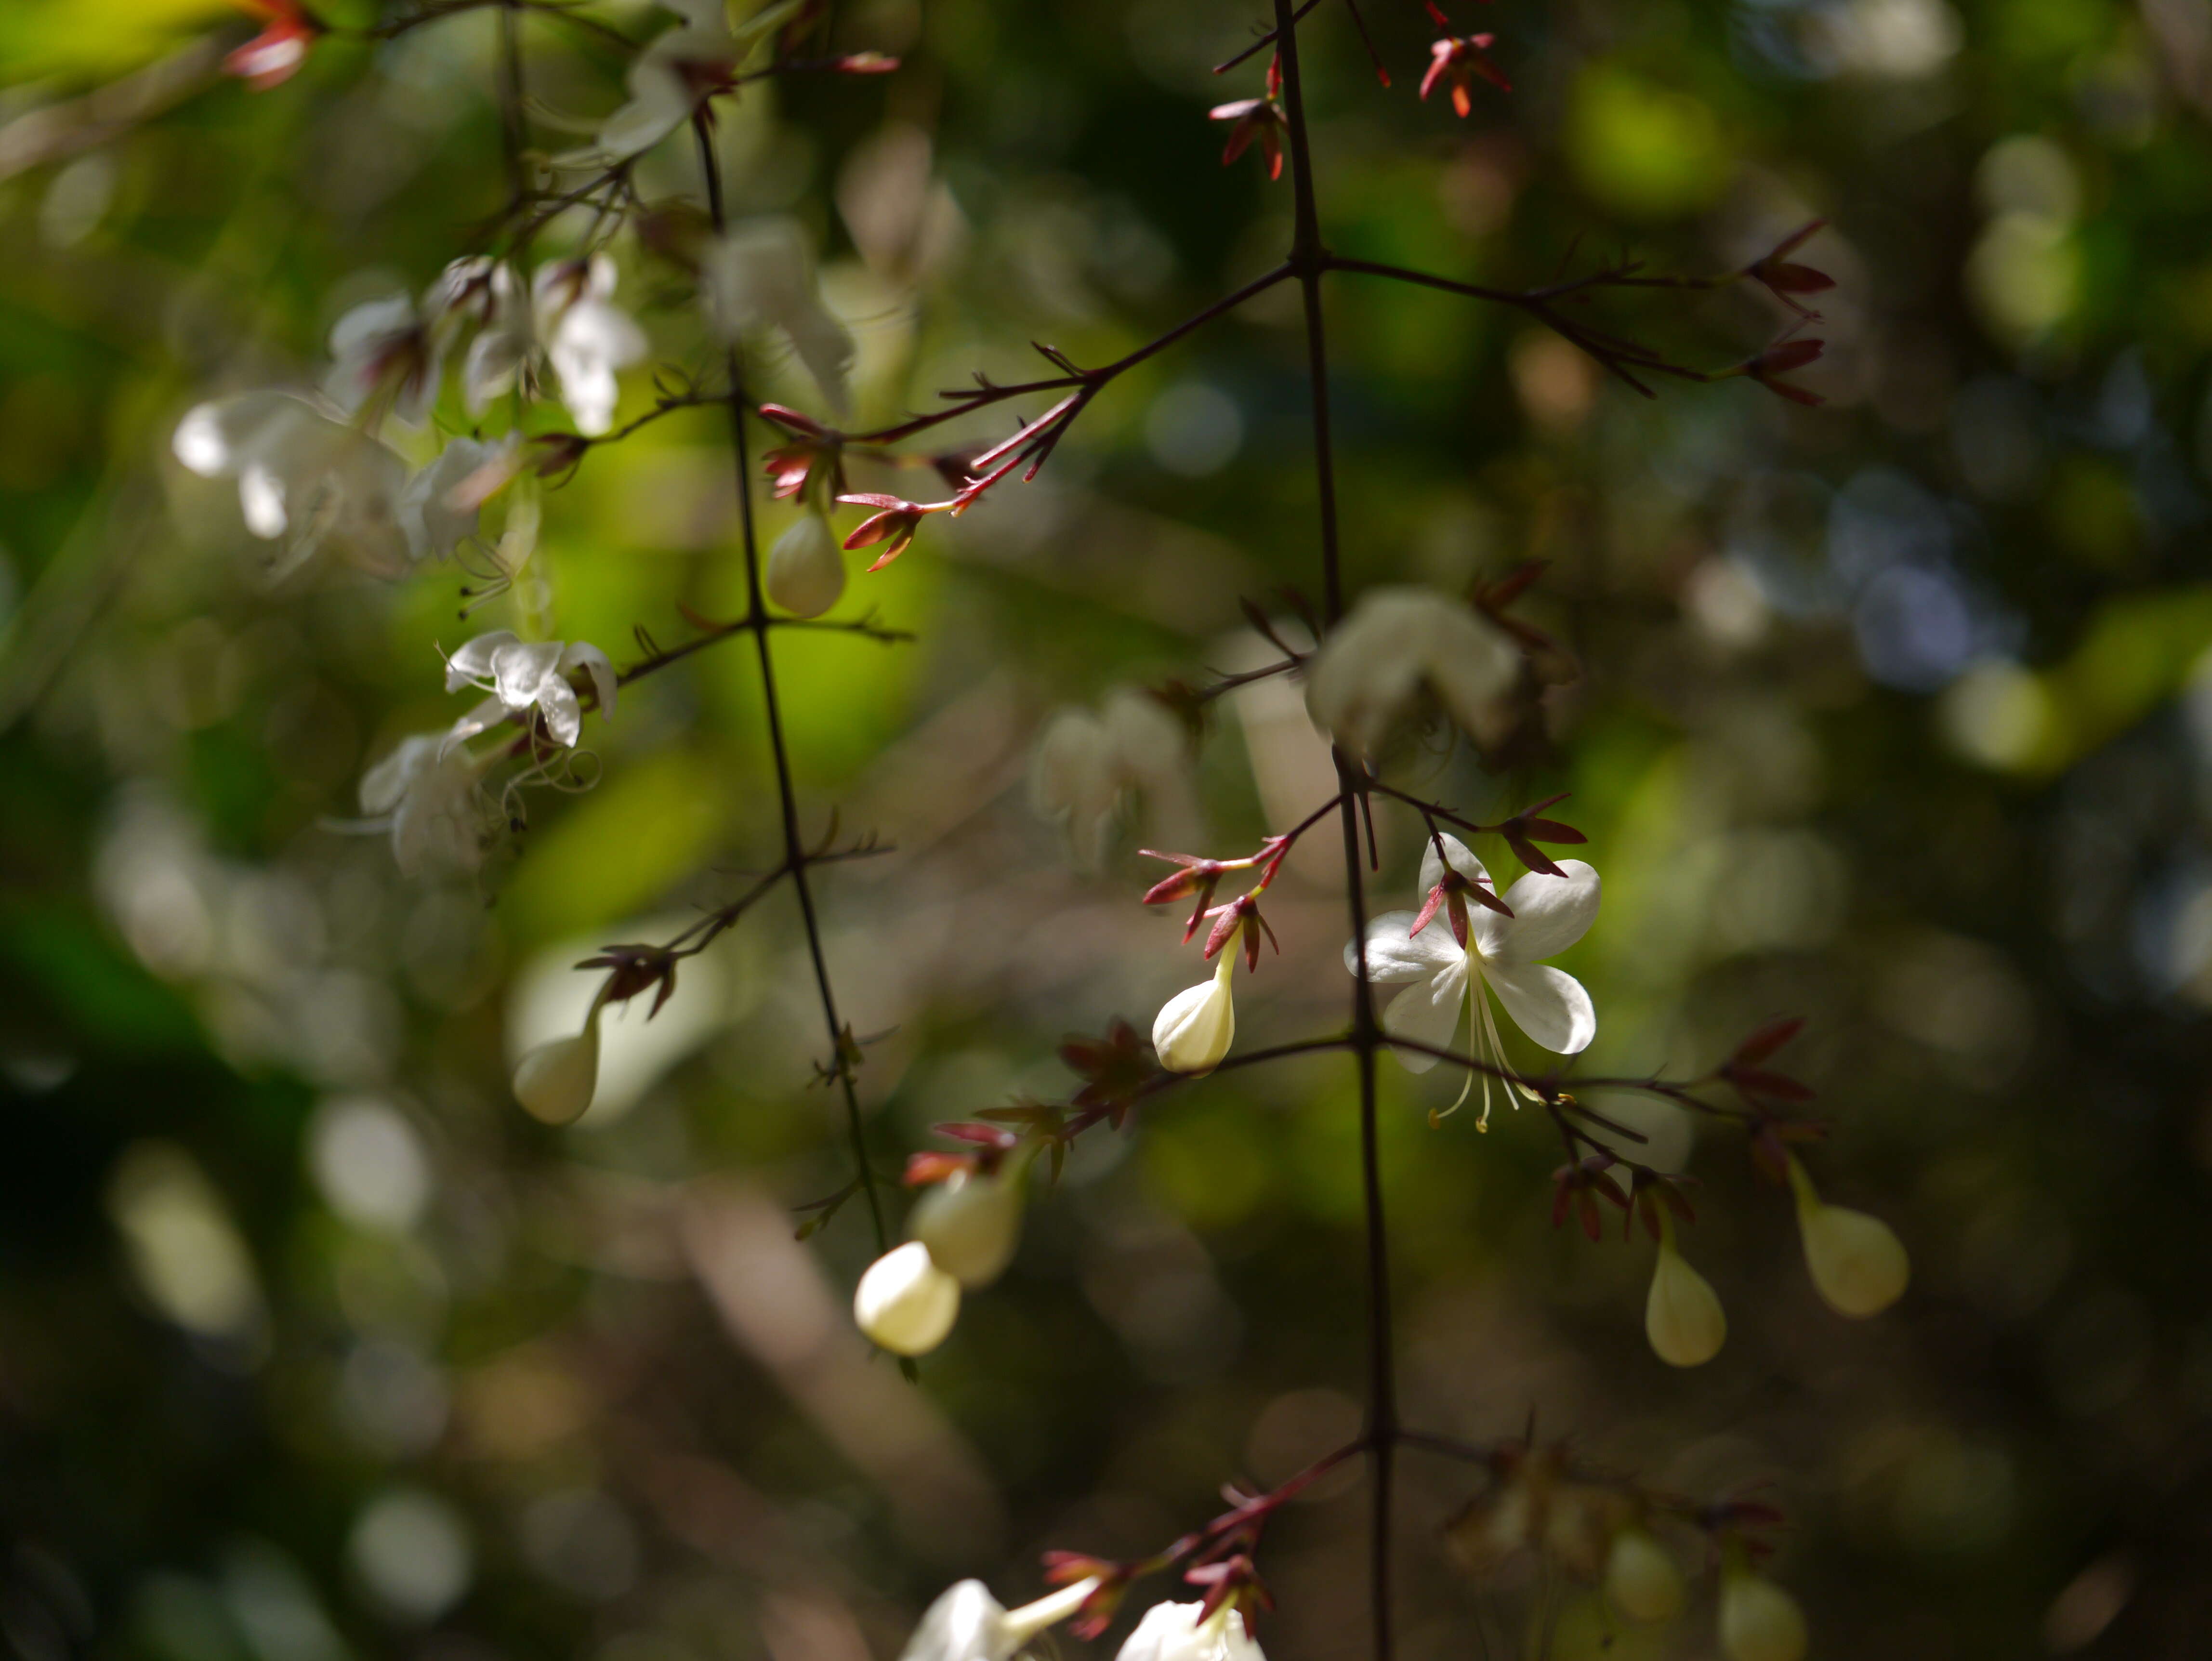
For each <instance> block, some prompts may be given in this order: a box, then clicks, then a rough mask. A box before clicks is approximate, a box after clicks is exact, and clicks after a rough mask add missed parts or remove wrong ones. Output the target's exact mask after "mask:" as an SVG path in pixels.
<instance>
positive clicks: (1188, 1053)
mask: <svg viewBox="0 0 2212 1661" xmlns="http://www.w3.org/2000/svg"><path fill="white" fill-rule="evenodd" d="M1236 967H1237V953H1235V952H1223V953H1222V954H1221V966H1220V967H1219V968H1218V969H1217V970H1214V973H1213V978H1212V980H1210V981H1201V982H1200V983H1199V984H1198V985H1196V986H1193V987H1188V988H1186V989H1184V990H1182V991H1181V992H1178V993H1176V995H1175V996H1173V997H1172V998H1170V999H1169V1000H1168V1001H1166V1002H1165V1003H1164V1004H1162V1005H1161V1006H1160V1013H1158V1015H1157V1016H1156V1017H1154V1018H1153V1020H1152V1048H1153V1049H1154V1050H1158V1052H1159V1056H1160V1065H1161V1066H1162V1067H1164V1068H1167V1070H1168V1071H1169V1072H1170V1073H1187V1074H1193V1075H1195V1074H1200V1073H1211V1072H1212V1071H1213V1069H1214V1068H1217V1067H1218V1066H1220V1065H1221V1058H1222V1057H1223V1056H1226V1055H1227V1054H1228V1053H1229V1046H1230V1044H1231V1043H1233V1042H1234V1041H1235V1040H1236V1037H1237V1006H1236V1004H1235V1002H1234V1001H1232V1000H1231V996H1230V993H1229V976H1230V972H1231V970H1234V969H1235V968H1236Z"/></svg>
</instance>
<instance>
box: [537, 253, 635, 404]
mask: <svg viewBox="0 0 2212 1661" xmlns="http://www.w3.org/2000/svg"><path fill="white" fill-rule="evenodd" d="M614 291H615V266H614V261H612V260H611V259H608V258H607V257H606V256H605V254H593V255H592V257H591V258H590V259H562V260H556V261H554V262H553V263H551V264H550V265H540V266H539V267H538V273H537V276H536V277H534V278H533V279H532V296H533V300H534V303H535V307H536V311H537V328H538V336H539V338H542V339H543V340H544V342H545V356H546V358H547V360H548V361H549V362H550V363H551V364H552V366H553V373H554V374H556V375H558V376H559V377H560V378H561V401H562V403H563V404H565V405H568V413H569V414H570V415H571V416H573V417H575V422H576V430H577V431H578V432H580V433H581V434H582V435H584V436H585V437H586V438H597V437H598V436H599V435H600V434H602V433H604V432H605V431H606V430H607V429H608V428H609V427H611V426H612V425H613V424H614V415H615V400H616V399H617V397H619V396H620V388H619V387H618V386H617V384H616V380H615V371H616V370H617V369H623V368H629V365H631V364H633V363H635V362H637V361H638V360H639V359H640V358H641V357H643V356H645V352H646V344H647V342H646V338H645V331H644V330H642V329H641V328H639V327H638V326H637V322H636V319H634V318H632V317H631V316H630V314H629V313H628V312H626V311H624V310H623V309H622V307H619V306H617V305H614V304H612V303H611V301H610V300H609V298H608V296H609V295H612V294H613V293H614Z"/></svg>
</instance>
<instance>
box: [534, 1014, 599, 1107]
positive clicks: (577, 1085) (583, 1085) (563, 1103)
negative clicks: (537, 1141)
mask: <svg viewBox="0 0 2212 1661" xmlns="http://www.w3.org/2000/svg"><path fill="white" fill-rule="evenodd" d="M598 1088H599V1009H598V1007H596V1006H594V1007H593V1008H592V1013H591V1015H590V1017H589V1018H588V1019H586V1021H585V1022H584V1030H583V1031H581V1032H579V1033H577V1034H576V1035H575V1036H574V1037H571V1038H556V1039H554V1040H553V1041H552V1042H551V1043H541V1044H539V1045H538V1047H537V1048H536V1049H535V1050H532V1051H530V1053H529V1054H527V1055H526V1056H524V1057H523V1058H522V1059H521V1060H520V1062H516V1063H515V1066H514V1099H515V1100H516V1101H518V1102H520V1103H521V1104H522V1105H523V1109H524V1110H525V1111H526V1112H527V1113H528V1114H529V1115H530V1116H531V1117H532V1118H533V1119H543V1120H544V1122H545V1123H547V1124H574V1123H575V1122H576V1121H577V1120H579V1119H580V1118H582V1117H583V1116H584V1112H585V1110H586V1109H587V1108H589V1107H590V1106H591V1104H592V1092H594V1091H596V1090H597V1089H598Z"/></svg>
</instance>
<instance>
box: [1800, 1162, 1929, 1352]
mask: <svg viewBox="0 0 2212 1661" xmlns="http://www.w3.org/2000/svg"><path fill="white" fill-rule="evenodd" d="M1790 1188H1791V1189H1793V1190H1794V1191H1795V1192H1796V1196H1797V1229H1798V1232H1799V1233H1800V1234H1802V1236H1803V1237H1804V1241H1805V1266H1806V1268H1808V1269H1810V1270H1812V1272H1813V1285H1814V1288H1815V1289H1816V1290H1817V1291H1818V1292H1819V1293H1820V1296H1821V1298H1822V1299H1824V1300H1825V1301H1826V1304H1827V1305H1828V1307H1829V1308H1830V1309H1832V1310H1834V1311H1836V1313H1837V1314H1838V1315H1848V1316H1850V1317H1853V1318H1854V1319H1864V1318H1865V1317H1867V1316H1869V1315H1879V1314H1881V1311H1884V1310H1885V1309H1887V1308H1888V1307H1889V1306H1890V1305H1892V1304H1893V1303H1895V1302H1896V1301H1897V1300H1898V1299H1899V1297H1900V1296H1901V1295H1902V1294H1903V1293H1904V1291H1905V1283H1906V1282H1907V1281H1910V1280H1911V1278H1912V1262H1911V1258H1909V1257H1907V1256H1905V1244H1904V1242H1902V1241H1901V1240H1899V1238H1897V1235H1896V1233H1895V1232H1893V1230H1892V1229H1891V1228H1890V1226H1889V1225H1888V1224H1887V1223H1885V1222H1884V1221H1882V1220H1881V1218H1879V1217H1873V1216H1869V1215H1868V1214H1866V1213H1865V1212H1863V1211H1853V1210H1851V1209H1850V1208H1847V1207H1844V1206H1838V1205H1830V1204H1828V1203H1827V1202H1826V1201H1825V1200H1823V1199H1821V1197H1820V1195H1819V1194H1817V1193H1816V1192H1814V1188H1813V1179H1812V1177H1809V1176H1808V1175H1807V1174H1806V1171H1805V1167H1804V1165H1803V1164H1802V1162H1801V1161H1799V1160H1798V1159H1796V1158H1794V1157H1793V1158H1792V1159H1790Z"/></svg>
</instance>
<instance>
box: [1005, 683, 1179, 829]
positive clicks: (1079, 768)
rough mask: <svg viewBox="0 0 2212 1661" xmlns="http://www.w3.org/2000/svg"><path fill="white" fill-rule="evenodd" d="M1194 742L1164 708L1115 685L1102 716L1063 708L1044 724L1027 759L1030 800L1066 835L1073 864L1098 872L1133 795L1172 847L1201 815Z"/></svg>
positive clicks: (1132, 689)
mask: <svg viewBox="0 0 2212 1661" xmlns="http://www.w3.org/2000/svg"><path fill="white" fill-rule="evenodd" d="M1189 756H1190V747H1189V743H1188V739H1187V738H1186V736H1185V734H1184V732H1183V729H1182V724H1181V723H1180V722H1178V721H1176V718H1175V716H1174V715H1173V714H1172V713H1170V710H1169V709H1168V708H1167V706H1166V705H1164V704H1163V703H1161V702H1160V701H1159V700H1158V698H1156V697H1152V695H1151V694H1150V693H1148V692H1144V691H1139V690H1138V689H1136V688H1135V687H1131V686H1121V687H1116V688H1115V690H1114V691H1111V692H1109V693H1108V694H1107V696H1106V699H1105V702H1104V703H1103V705H1102V706H1101V708H1100V709H1099V711H1098V713H1097V714H1096V715H1094V714H1092V713H1091V711H1090V710H1088V709H1062V710H1060V712H1059V713H1058V714H1057V715H1054V716H1053V718H1052V719H1051V720H1050V721H1048V722H1047V723H1046V725H1045V728H1044V731H1043V733H1042V734H1041V735H1040V736H1039V737H1038V739H1037V743H1036V751H1035V752H1034V754H1033V756H1032V757H1031V760H1030V801H1031V803H1032V804H1033V805H1034V806H1036V811H1037V812H1038V813H1039V815H1040V816H1042V818H1048V819H1050V820H1053V821H1054V822H1055V823H1057V824H1060V826H1061V827H1062V828H1063V829H1064V830H1065V831H1066V833H1067V849H1068V857H1069V860H1070V861H1071V862H1072V863H1073V865H1074V866H1075V867H1076V868H1077V869H1078V870H1079V871H1095V870H1097V868H1098V866H1099V864H1100V863H1101V861H1103V860H1104V859H1105V857H1106V849H1107V844H1108V842H1109V839H1110V838H1111V837H1112V834H1113V831H1114V824H1115V818H1116V816H1117V813H1118V812H1119V810H1120V808H1121V804H1122V802H1123V801H1124V800H1126V798H1127V796H1129V795H1130V794H1136V795H1139V796H1141V797H1143V798H1144V800H1145V805H1146V812H1147V814H1148V817H1149V818H1150V821H1151V823H1152V826H1153V829H1154V831H1155V833H1156V834H1157V835H1158V837H1159V838H1160V840H1161V841H1162V843H1164V844H1165V845H1167V846H1170V847H1172V846H1174V844H1175V843H1176V842H1178V841H1180V840H1182V828H1183V827H1187V826H1188V825H1189V824H1191V823H1192V822H1193V821H1194V820H1195V819H1196V818H1197V813H1198V809H1197V803H1196V801H1195V800H1194V796H1193V793H1192V789H1191V783H1190V759H1189Z"/></svg>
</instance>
